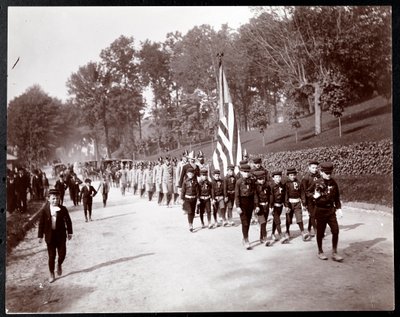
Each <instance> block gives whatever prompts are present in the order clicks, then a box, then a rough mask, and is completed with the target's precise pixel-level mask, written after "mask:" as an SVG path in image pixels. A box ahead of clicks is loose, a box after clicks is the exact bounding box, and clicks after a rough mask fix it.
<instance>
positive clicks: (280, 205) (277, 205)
mask: <svg viewBox="0 0 400 317" xmlns="http://www.w3.org/2000/svg"><path fill="white" fill-rule="evenodd" d="M274 206H275V207H282V206H283V204H280V203H274Z"/></svg>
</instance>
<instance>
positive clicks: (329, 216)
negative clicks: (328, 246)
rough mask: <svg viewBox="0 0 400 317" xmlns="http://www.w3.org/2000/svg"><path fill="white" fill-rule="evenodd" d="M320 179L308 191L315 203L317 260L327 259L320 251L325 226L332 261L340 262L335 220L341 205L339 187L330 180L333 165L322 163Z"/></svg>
mask: <svg viewBox="0 0 400 317" xmlns="http://www.w3.org/2000/svg"><path fill="white" fill-rule="evenodd" d="M320 171H321V179H319V180H317V181H316V182H315V184H313V185H312V186H311V187H310V188H309V189H308V191H309V192H310V193H313V198H314V201H315V206H316V208H315V219H316V222H317V245H318V258H320V259H321V260H327V259H328V257H327V256H326V255H325V254H324V251H323V249H322V240H323V238H324V234H325V229H326V225H329V227H330V228H331V232H332V259H333V260H334V261H338V262H341V261H343V258H342V257H341V256H340V255H338V254H337V245H338V241H339V225H338V222H337V219H336V214H337V215H338V217H342V209H341V208H342V205H341V202H340V195H339V187H338V185H337V183H336V181H335V180H334V179H333V178H332V176H331V174H332V171H333V164H332V163H331V162H324V163H321V164H320Z"/></svg>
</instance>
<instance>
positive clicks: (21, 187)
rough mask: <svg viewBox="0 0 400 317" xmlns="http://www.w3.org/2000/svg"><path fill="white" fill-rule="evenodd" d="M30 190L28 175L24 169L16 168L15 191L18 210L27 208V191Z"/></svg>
mask: <svg viewBox="0 0 400 317" xmlns="http://www.w3.org/2000/svg"><path fill="white" fill-rule="evenodd" d="M28 191H29V192H32V190H31V184H30V179H29V176H28V175H26V173H25V170H24V169H23V168H22V167H21V168H19V169H18V175H17V177H16V178H15V193H16V196H17V208H18V210H19V211H20V212H26V210H27V205H28V204H27V198H26V195H27V193H28Z"/></svg>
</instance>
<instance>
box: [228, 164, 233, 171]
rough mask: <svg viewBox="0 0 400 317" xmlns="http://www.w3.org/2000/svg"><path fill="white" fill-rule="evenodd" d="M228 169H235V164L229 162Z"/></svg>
mask: <svg viewBox="0 0 400 317" xmlns="http://www.w3.org/2000/svg"><path fill="white" fill-rule="evenodd" d="M227 169H228V170H234V169H235V165H233V164H229V165H228V167H227Z"/></svg>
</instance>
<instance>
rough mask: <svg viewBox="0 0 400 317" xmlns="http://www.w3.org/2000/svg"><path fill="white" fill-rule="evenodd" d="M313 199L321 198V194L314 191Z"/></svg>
mask: <svg viewBox="0 0 400 317" xmlns="http://www.w3.org/2000/svg"><path fill="white" fill-rule="evenodd" d="M313 197H314V198H315V199H317V198H319V197H321V193H320V192H317V191H315V192H314V195H313Z"/></svg>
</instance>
